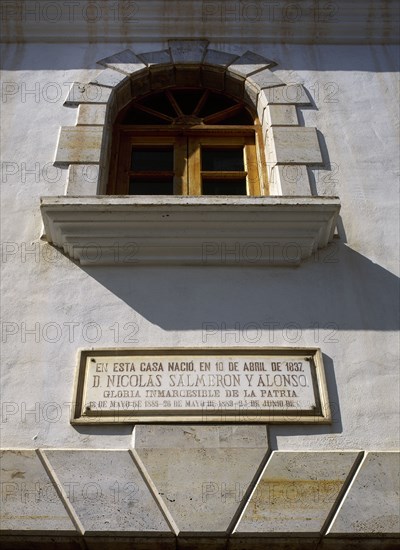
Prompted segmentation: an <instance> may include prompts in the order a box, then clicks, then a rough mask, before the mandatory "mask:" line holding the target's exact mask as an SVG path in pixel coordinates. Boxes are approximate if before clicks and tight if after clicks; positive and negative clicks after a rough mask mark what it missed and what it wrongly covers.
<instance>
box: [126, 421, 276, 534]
mask: <svg viewBox="0 0 400 550" xmlns="http://www.w3.org/2000/svg"><path fill="white" fill-rule="evenodd" d="M135 432H136V437H135V452H136V453H137V455H138V457H139V459H140V460H141V462H142V463H143V466H144V468H145V469H146V470H147V473H148V475H149V477H150V479H151V481H152V482H153V483H154V485H155V486H156V488H157V490H158V492H159V495H160V496H161V498H162V500H163V502H164V504H165V506H166V508H168V511H169V512H170V514H171V516H172V517H173V519H174V521H175V523H176V525H177V527H178V529H179V531H180V532H181V533H183V534H185V533H186V534H187V533H192V534H193V533H207V532H208V533H224V532H226V531H227V530H228V527H229V525H230V523H231V522H232V520H233V518H234V516H235V513H236V512H237V510H238V508H239V506H240V503H241V500H242V498H243V496H244V494H245V493H246V491H247V489H248V487H249V484H250V483H251V481H252V480H253V478H254V476H255V474H256V472H257V470H258V468H259V466H260V464H261V462H262V460H263V458H264V456H265V454H266V452H267V438H266V430H265V427H264V426H245V427H243V426H242V427H230V426H225V427H219V426H166V427H161V428H160V427H159V426H137V427H136V428H135Z"/></svg>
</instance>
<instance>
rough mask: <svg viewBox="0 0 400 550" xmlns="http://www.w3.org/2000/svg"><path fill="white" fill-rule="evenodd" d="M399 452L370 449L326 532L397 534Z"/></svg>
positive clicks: (399, 500) (337, 533)
mask: <svg viewBox="0 0 400 550" xmlns="http://www.w3.org/2000/svg"><path fill="white" fill-rule="evenodd" d="M399 512H400V453H399V452H371V453H368V454H367V456H366V458H365V460H364V461H363V462H362V464H361V467H360V469H359V471H358V472H357V475H356V478H355V479H354V481H353V483H352V484H351V487H350V490H349V492H348V493H347V495H346V498H345V500H344V501H343V502H342V504H341V506H340V508H339V510H338V512H337V514H336V516H335V518H334V521H333V523H332V525H331V526H330V528H329V531H328V535H339V534H352V535H357V534H358V535H366V534H369V535H371V534H376V535H379V536H383V535H384V534H394V535H398V534H399V533H400V514H399Z"/></svg>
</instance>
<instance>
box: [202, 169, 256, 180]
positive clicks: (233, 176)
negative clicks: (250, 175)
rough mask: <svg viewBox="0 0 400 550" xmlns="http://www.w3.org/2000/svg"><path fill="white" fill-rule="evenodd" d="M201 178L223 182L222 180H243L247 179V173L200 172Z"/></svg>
mask: <svg viewBox="0 0 400 550" xmlns="http://www.w3.org/2000/svg"><path fill="white" fill-rule="evenodd" d="M201 177H202V178H204V179H216V180H224V179H243V178H246V177H247V172H239V171H232V172H229V171H227V170H224V171H222V170H219V171H217V170H215V171H211V170H206V171H204V170H202V171H201Z"/></svg>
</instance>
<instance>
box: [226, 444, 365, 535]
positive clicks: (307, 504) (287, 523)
mask: <svg viewBox="0 0 400 550" xmlns="http://www.w3.org/2000/svg"><path fill="white" fill-rule="evenodd" d="M357 456H358V453H357V452H287V451H274V452H273V454H272V456H271V458H270V460H269V461H268V463H267V465H266V468H265V470H264V472H263V474H262V476H261V479H260V480H259V482H258V484H257V486H256V489H255V491H254V493H253V494H252V496H251V498H250V501H249V503H248V504H247V506H246V508H245V510H244V513H243V516H242V517H241V519H240V522H239V524H238V526H237V528H236V529H235V533H237V534H238V535H241V534H244V533H249V534H250V533H263V534H264V535H268V534H272V533H276V534H277V533H286V534H290V533H296V534H299V533H301V534H303V535H307V534H309V535H311V534H316V533H319V532H320V531H321V529H322V527H323V525H324V523H325V521H326V519H327V517H328V514H329V513H330V511H331V509H332V507H333V505H334V504H335V501H336V499H337V498H338V495H339V493H340V491H341V490H342V488H343V485H344V482H345V481H346V479H347V478H348V476H349V475H350V473H351V472H352V468H353V466H354V464H355V461H356V459H357Z"/></svg>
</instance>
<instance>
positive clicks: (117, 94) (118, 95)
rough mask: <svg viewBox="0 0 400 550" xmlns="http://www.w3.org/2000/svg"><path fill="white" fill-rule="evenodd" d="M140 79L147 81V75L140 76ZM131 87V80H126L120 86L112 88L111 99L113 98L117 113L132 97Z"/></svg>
mask: <svg viewBox="0 0 400 550" xmlns="http://www.w3.org/2000/svg"><path fill="white" fill-rule="evenodd" d="M138 78H140V77H138ZM142 79H143V80H145V81H148V75H145V76H142ZM132 87H133V83H132V81H130V80H128V81H126V82H124V83H123V84H122V86H118V88H116V89H115V90H114V93H113V96H112V98H111V99H112V100H113V99H114V98H115V104H116V106H117V113H119V111H120V110H121V109H123V108H124V107H125V105H127V104H128V103H129V102H130V100H131V99H132Z"/></svg>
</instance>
